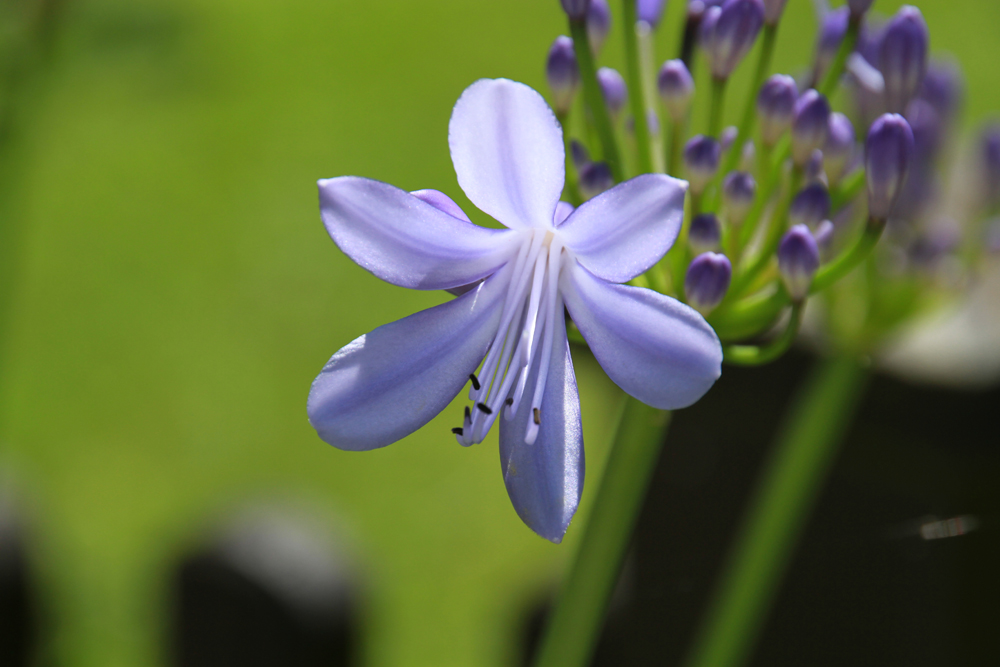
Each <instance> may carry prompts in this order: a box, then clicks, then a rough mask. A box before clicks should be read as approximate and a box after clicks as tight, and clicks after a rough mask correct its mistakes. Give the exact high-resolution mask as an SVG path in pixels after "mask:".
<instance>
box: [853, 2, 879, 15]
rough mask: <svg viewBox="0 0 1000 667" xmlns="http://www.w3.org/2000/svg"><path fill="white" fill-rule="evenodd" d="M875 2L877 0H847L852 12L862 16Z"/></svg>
mask: <svg viewBox="0 0 1000 667" xmlns="http://www.w3.org/2000/svg"><path fill="white" fill-rule="evenodd" d="M874 3H875V0H847V6H848V7H850V8H851V14H853V15H854V16H861V15H862V14H864V13H865V12H867V11H868V10H869V9H871V6H872V5H873V4H874Z"/></svg>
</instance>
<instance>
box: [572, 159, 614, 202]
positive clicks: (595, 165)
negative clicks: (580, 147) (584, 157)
mask: <svg viewBox="0 0 1000 667" xmlns="http://www.w3.org/2000/svg"><path fill="white" fill-rule="evenodd" d="M614 184H615V179H614V177H612V175H611V167H609V166H608V165H607V163H605V162H588V163H587V164H585V165H584V166H583V168H581V169H580V182H579V184H578V185H579V187H580V194H581V195H582V196H583V198H584V199H591V198H593V197H596V196H597V195H599V194H601V193H602V192H604V191H605V190H610V189H611V187H612V186H613V185H614Z"/></svg>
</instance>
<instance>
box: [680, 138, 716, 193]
mask: <svg viewBox="0 0 1000 667" xmlns="http://www.w3.org/2000/svg"><path fill="white" fill-rule="evenodd" d="M720 157H722V147H721V146H720V145H719V142H718V141H716V140H715V139H713V138H712V137H706V136H704V135H701V134H699V135H696V136H694V137H692V138H691V139H690V140H688V142H687V144H686V145H685V146H684V169H685V171H686V173H687V177H688V181H690V183H691V192H692V193H693V194H701V192H702V190H704V189H705V186H706V185H708V182H709V181H711V180H712V178H713V177H714V176H715V172H716V170H717V169H718V168H719V158H720Z"/></svg>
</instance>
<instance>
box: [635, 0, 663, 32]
mask: <svg viewBox="0 0 1000 667" xmlns="http://www.w3.org/2000/svg"><path fill="white" fill-rule="evenodd" d="M666 6H667V0H635V16H636V20H637V21H645V22H646V23H648V24H649V27H651V28H655V27H656V26H657V25H658V24H659V23H660V19H661V18H663V10H664V9H665V8H666Z"/></svg>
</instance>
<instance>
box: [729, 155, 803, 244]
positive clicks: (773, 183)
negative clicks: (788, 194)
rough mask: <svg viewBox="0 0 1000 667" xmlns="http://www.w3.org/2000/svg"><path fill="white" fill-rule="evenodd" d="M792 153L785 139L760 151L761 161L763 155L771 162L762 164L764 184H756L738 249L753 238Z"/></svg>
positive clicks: (741, 230)
mask: <svg viewBox="0 0 1000 667" xmlns="http://www.w3.org/2000/svg"><path fill="white" fill-rule="evenodd" d="M791 153H792V144H791V141H789V140H788V138H787V137H786V138H785V140H784V142H783V143H778V144H777V145H776V146H764V147H763V149H762V151H761V161H762V162H764V160H765V159H766V158H765V155H766V156H767V157H768V158H770V157H772V156H773V160H772V161H771V162H770V164H768V163H766V162H765V164H764V169H765V170H766V171H764V172H763V173H764V182H763V183H758V186H759V187H758V189H757V195H756V197H754V202H753V206H752V207H751V208H750V213H748V214H747V219H746V220H745V221H744V222H743V227H742V228H741V229H740V247H744V248H745V247H746V245H747V244H748V243H749V242H750V240H751V239H752V238H753V235H754V233H755V232H756V231H757V226H758V225H759V224H760V220H761V218H762V217H763V216H764V211H765V210H766V209H767V205H768V203H769V202H770V201H771V195H773V194H774V189H775V188H776V187H778V183H780V182H781V170H782V169H783V168H784V165H785V160H787V159H788V156H789V155H791Z"/></svg>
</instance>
